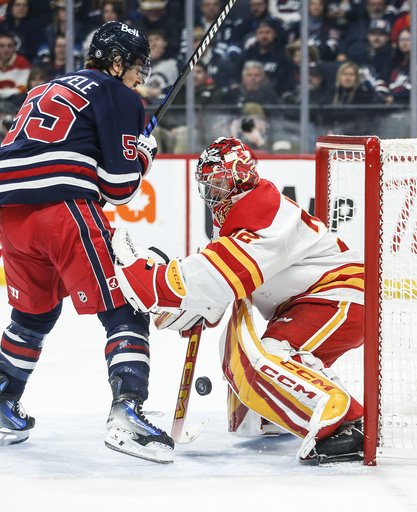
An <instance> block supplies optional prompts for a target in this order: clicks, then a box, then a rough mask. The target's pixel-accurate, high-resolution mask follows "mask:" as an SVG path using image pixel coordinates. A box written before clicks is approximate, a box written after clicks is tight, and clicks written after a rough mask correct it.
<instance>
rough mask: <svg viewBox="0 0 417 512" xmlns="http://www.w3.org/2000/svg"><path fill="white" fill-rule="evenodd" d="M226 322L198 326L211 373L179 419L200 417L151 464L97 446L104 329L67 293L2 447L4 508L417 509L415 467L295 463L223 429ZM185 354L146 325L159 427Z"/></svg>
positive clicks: (170, 337) (264, 442) (277, 442)
mask: <svg viewBox="0 0 417 512" xmlns="http://www.w3.org/2000/svg"><path fill="white" fill-rule="evenodd" d="M0 312H1V319H2V324H3V325H2V328H4V327H5V326H6V325H7V323H8V321H9V315H10V307H9V306H8V305H7V299H6V289H5V287H0ZM224 323H225V322H224V321H223V322H222V324H221V325H219V326H218V327H217V328H216V329H212V330H205V331H204V333H203V336H202V341H201V345H200V353H199V356H198V359H197V366H196V374H195V377H198V376H203V375H206V376H208V377H210V379H211V381H212V383H213V391H212V393H211V394H210V395H208V396H203V397H202V396H199V395H198V394H197V393H196V392H195V390H194V391H193V393H192V396H191V399H190V404H189V412H188V417H187V421H188V422H189V423H198V422H202V421H204V420H205V419H209V423H208V425H207V426H206V428H205V430H204V431H203V432H202V434H201V435H200V437H199V438H198V439H196V440H195V441H194V442H193V443H190V444H188V445H177V446H176V448H175V462H174V463H173V464H170V465H160V464H155V463H152V462H146V461H142V460H140V459H137V458H134V457H129V456H126V455H123V454H120V453H117V452H113V451H111V450H109V449H107V448H106V447H105V446H104V442H103V439H104V437H105V434H106V428H105V421H106V418H107V414H108V410H109V406H110V400H111V393H110V389H109V386H108V384H107V372H106V364H105V360H104V344H105V337H104V330H103V329H102V327H101V324H100V322H99V321H98V320H97V318H96V317H91V316H82V317H81V316H77V315H76V313H75V311H74V309H73V307H72V304H71V302H70V300H68V299H67V300H66V301H65V302H64V311H63V314H62V316H61V318H60V320H59V321H58V324H57V326H56V327H55V329H54V331H53V332H52V333H51V335H50V336H49V337H48V338H47V340H46V343H45V348H44V351H43V354H42V357H41V359H40V361H39V364H38V367H37V368H36V370H35V372H34V374H33V376H32V378H31V380H30V382H29V385H28V388H27V391H26V393H25V395H24V399H23V405H24V407H25V408H26V410H27V411H28V413H30V414H31V415H33V416H35V418H36V421H37V425H36V427H35V429H34V430H33V432H32V434H31V437H30V438H29V440H28V441H27V442H25V443H22V444H20V445H15V446H9V447H2V448H1V449H0V490H1V497H0V509H1V511H4V512H6V511H9V510H10V509H11V508H12V507H13V508H18V509H20V510H21V509H27V510H29V511H30V512H34V511H42V512H49V511H59V512H67V511H72V512H74V511H75V512H84V511H87V510H88V511H90V510H97V511H100V512H107V511H112V512H113V511H126V510H133V511H136V510H137V511H139V510H141V511H142V510H146V511H147V512H153V511H157V512H159V511H165V510H167V509H168V507H169V508H170V509H172V510H178V511H180V512H181V511H185V510H187V511H192V512H205V511H210V512H214V511H216V509H217V511H218V512H221V511H223V510H228V511H233V510H236V511H244V512H245V511H251V512H252V511H254V510H259V511H262V510H270V511H274V512H275V511H286V512H298V511H300V512H301V511H303V512H304V511H308V512H314V511H320V512H322V510H323V509H328V510H332V511H333V510H335V511H337V512H344V511H346V512H348V511H349V512H352V511H358V512H361V511H365V510H366V511H368V510H370V509H372V510H375V511H385V510H395V511H397V512H398V511H400V512H401V511H416V510H417V486H416V480H417V462H416V464H415V465H410V464H408V465H395V466H393V465H389V466H384V465H379V466H377V467H375V468H370V467H364V466H363V465H362V464H360V463H351V464H347V463H345V464H338V465H329V466H320V467H318V466H311V465H301V464H299V463H297V462H296V461H295V453H296V450H297V447H298V446H299V444H300V441H299V440H298V439H297V438H295V437H293V436H290V435H288V436H281V437H278V438H272V437H268V438H265V437H263V438H256V439H254V438H241V437H236V436H234V435H232V434H230V433H228V432H227V423H226V383H225V382H224V381H223V380H222V376H221V371H220V363H219V355H218V343H217V340H218V338H219V336H220V334H221V332H222V330H223V327H224ZM185 350H186V340H184V339H181V338H180V337H179V336H178V334H177V333H175V332H171V331H162V332H158V331H156V330H155V329H152V336H151V364H152V370H151V383H150V393H151V396H150V398H149V400H148V401H147V402H146V403H145V409H146V410H148V411H149V410H153V411H160V412H162V413H163V416H160V417H158V416H153V417H151V421H152V422H153V423H155V424H157V425H158V426H161V427H163V428H165V429H166V430H168V431H170V429H171V423H172V416H173V412H174V407H175V403H176V397H177V393H178V386H179V381H180V377H181V372H182V365H183V361H184V357H185Z"/></svg>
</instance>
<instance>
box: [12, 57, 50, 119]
mask: <svg viewBox="0 0 417 512" xmlns="http://www.w3.org/2000/svg"><path fill="white" fill-rule="evenodd" d="M45 82H46V71H45V70H44V69H42V68H37V67H32V69H31V70H30V73H29V76H28V81H27V84H26V91H25V92H23V93H21V94H18V95H17V96H14V97H13V105H15V110H16V112H18V111H19V110H20V107H21V106H22V103H23V102H24V100H25V99H26V94H27V93H28V92H29V91H30V90H31V89H33V88H34V87H36V86H38V85H41V84H43V83H45Z"/></svg>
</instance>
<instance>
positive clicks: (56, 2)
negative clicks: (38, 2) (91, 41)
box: [35, 0, 83, 65]
mask: <svg viewBox="0 0 417 512" xmlns="http://www.w3.org/2000/svg"><path fill="white" fill-rule="evenodd" d="M81 4H82V2H81V1H80V0H79V1H77V0H74V12H75V15H76V14H77V12H78V9H79V8H80V6H81ZM50 5H51V9H52V22H51V23H49V24H48V25H47V26H46V28H45V36H44V40H43V42H42V44H41V45H40V47H39V48H38V51H37V55H36V60H35V64H36V65H38V63H39V62H40V61H41V62H43V63H44V64H48V63H50V62H51V60H52V52H53V48H54V45H55V40H56V37H57V36H62V37H66V30H67V11H66V5H65V0H52V1H51V3H50ZM82 38H83V31H82V25H81V23H80V22H79V21H78V20H77V18H75V19H74V51H75V52H76V56H77V58H78V57H80V56H81V43H82Z"/></svg>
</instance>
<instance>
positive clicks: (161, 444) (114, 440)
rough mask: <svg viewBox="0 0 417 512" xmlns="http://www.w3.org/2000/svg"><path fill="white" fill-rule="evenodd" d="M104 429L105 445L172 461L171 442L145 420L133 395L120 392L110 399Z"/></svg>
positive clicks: (150, 459)
mask: <svg viewBox="0 0 417 512" xmlns="http://www.w3.org/2000/svg"><path fill="white" fill-rule="evenodd" d="M107 428H108V429H109V433H108V434H107V437H106V439H105V441H104V442H105V445H106V446H107V448H110V449H112V450H116V451H118V452H121V453H124V454H126V455H131V456H133V457H139V458H141V459H145V460H149V461H152V462H159V463H161V464H168V463H170V462H173V460H174V458H173V453H172V452H173V449H174V441H173V440H172V439H171V438H170V437H169V436H168V434H167V433H166V432H164V431H163V430H161V429H158V428H157V427H155V426H154V425H152V424H151V423H150V422H149V421H148V420H147V419H146V417H145V416H144V414H143V412H142V402H140V401H138V400H136V399H135V398H133V397H129V396H126V395H125V396H123V395H122V396H121V397H120V398H118V399H116V400H114V401H113V404H112V408H111V411H110V415H109V418H108V420H107Z"/></svg>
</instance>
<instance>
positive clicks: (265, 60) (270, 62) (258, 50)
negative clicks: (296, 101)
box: [239, 20, 294, 96]
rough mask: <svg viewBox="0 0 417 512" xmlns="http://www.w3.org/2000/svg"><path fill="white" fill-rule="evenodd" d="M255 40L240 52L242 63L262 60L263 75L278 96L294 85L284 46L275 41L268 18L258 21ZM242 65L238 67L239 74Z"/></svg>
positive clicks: (272, 26)
mask: <svg viewBox="0 0 417 512" xmlns="http://www.w3.org/2000/svg"><path fill="white" fill-rule="evenodd" d="M255 33H256V42H255V43H254V44H253V46H251V47H249V48H248V49H247V50H244V51H243V53H242V64H244V63H245V62H248V61H258V62H262V64H263V66H264V71H265V75H266V76H267V77H268V79H269V82H270V83H271V85H272V86H273V87H274V89H275V91H276V93H277V94H278V95H279V96H282V95H284V94H285V93H286V92H287V91H289V90H291V89H292V88H293V87H294V82H293V81H292V76H291V73H290V72H289V69H291V62H290V61H289V59H288V57H287V55H286V53H285V48H284V47H283V46H281V45H280V44H279V43H278V41H277V34H276V32H275V28H274V24H273V23H271V21H269V20H264V21H260V22H259V24H258V28H257V29H256V32H255ZM241 69H242V66H241V67H240V73H239V75H240V74H241Z"/></svg>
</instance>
